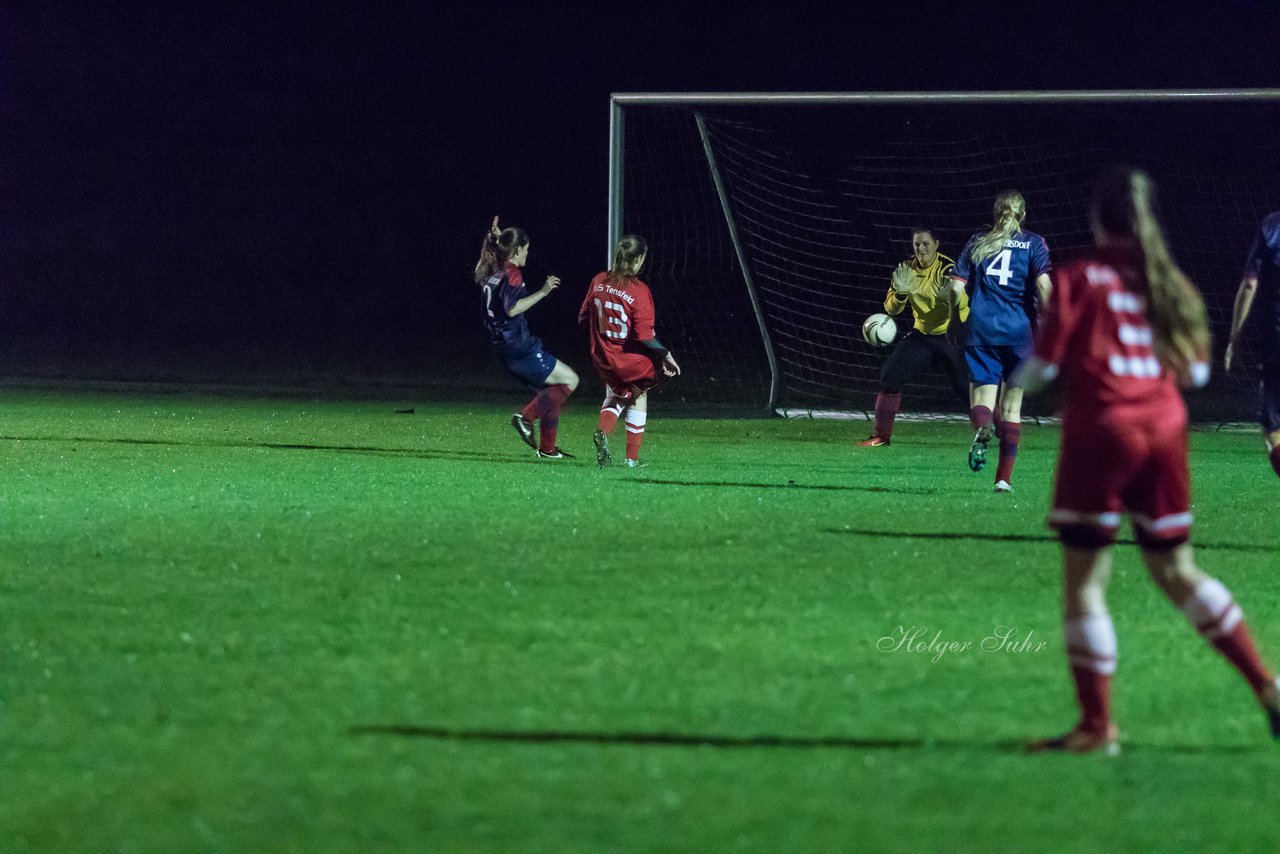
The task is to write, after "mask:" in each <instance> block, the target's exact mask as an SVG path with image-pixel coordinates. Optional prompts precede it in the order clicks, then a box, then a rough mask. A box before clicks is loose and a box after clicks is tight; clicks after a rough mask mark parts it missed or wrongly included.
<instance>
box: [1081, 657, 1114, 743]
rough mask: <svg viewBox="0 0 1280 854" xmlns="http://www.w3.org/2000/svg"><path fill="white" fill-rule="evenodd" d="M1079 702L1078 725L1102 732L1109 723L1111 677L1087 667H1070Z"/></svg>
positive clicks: (1091, 730) (1094, 731)
mask: <svg viewBox="0 0 1280 854" xmlns="http://www.w3.org/2000/svg"><path fill="white" fill-rule="evenodd" d="M1071 678H1072V679H1073V680H1074V681H1075V683H1076V701H1077V702H1078V703H1079V704H1080V727H1081V729H1087V730H1088V731H1089V732H1093V733H1098V734H1102V733H1105V732H1106V731H1107V725H1108V724H1109V723H1111V677H1110V676H1108V675H1106V674H1104V673H1098V672H1097V671H1095V670H1090V669H1089V668H1087V667H1075V666H1072V668H1071Z"/></svg>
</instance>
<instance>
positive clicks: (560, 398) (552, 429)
mask: <svg viewBox="0 0 1280 854" xmlns="http://www.w3.org/2000/svg"><path fill="white" fill-rule="evenodd" d="M572 393H573V392H572V390H571V389H570V388H569V387H568V386H567V385H564V384H559V385H551V386H547V387H546V388H544V389H543V390H542V391H540V392H538V397H542V398H544V402H543V410H542V417H541V418H540V419H539V420H538V450H539V451H542V453H544V454H550V453H553V452H554V451H555V449H556V430H557V428H558V427H559V426H560V410H561V409H562V408H564V402H565V401H566V400H568V399H569V395H570V394H572ZM535 400H536V398H535Z"/></svg>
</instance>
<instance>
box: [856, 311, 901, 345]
mask: <svg viewBox="0 0 1280 854" xmlns="http://www.w3.org/2000/svg"><path fill="white" fill-rule="evenodd" d="M862 337H863V339H864V340H865V341H866V342H867V343H868V344H870V345H871V346H872V347H888V346H889V345H890V344H892V343H893V339H895V338H897V337H898V324H897V323H894V321H893V318H892V317H890V316H889V315H887V314H873V315H871V316H870V317H868V318H867V319H866V320H865V321H863V323H862Z"/></svg>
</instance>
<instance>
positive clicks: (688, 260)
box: [608, 89, 1280, 421]
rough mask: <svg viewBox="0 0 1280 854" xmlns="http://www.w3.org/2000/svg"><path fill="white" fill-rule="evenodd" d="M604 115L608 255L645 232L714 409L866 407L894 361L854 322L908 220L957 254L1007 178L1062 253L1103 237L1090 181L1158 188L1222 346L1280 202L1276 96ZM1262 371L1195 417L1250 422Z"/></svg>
mask: <svg viewBox="0 0 1280 854" xmlns="http://www.w3.org/2000/svg"><path fill="white" fill-rule="evenodd" d="M610 107H611V112H610V123H609V127H610V138H609V193H608V204H609V211H608V252H609V255H610V256H611V254H612V250H613V247H614V246H615V245H616V243H617V240H618V238H619V237H620V236H621V235H622V234H623V233H624V232H635V233H639V234H642V235H643V236H644V237H645V238H646V239H647V240H648V241H649V244H650V247H651V250H650V259H649V262H648V264H647V274H646V276H645V278H646V280H647V281H648V282H649V284H650V285H651V287H652V288H653V290H654V294H655V301H656V302H657V304H658V320H659V328H660V334H661V336H662V338H663V341H664V343H666V344H667V345H668V346H670V347H671V348H672V350H673V351H674V352H676V353H677V354H679V355H680V358H681V365H682V367H683V368H684V369H685V375H684V376H682V377H681V381H680V383H679V392H678V393H679V395H680V397H681V399H682V401H683V402H685V403H687V404H689V405H691V406H697V407H700V408H711V407H728V408H733V409H739V410H751V411H760V412H777V411H783V410H800V411H810V412H817V411H824V412H829V411H848V410H854V411H866V410H869V409H870V406H871V402H872V401H873V400H874V396H875V391H876V387H877V385H878V375H879V369H880V366H881V364H882V363H883V359H884V355H885V351H879V350H873V349H872V348H870V347H869V346H867V345H866V344H865V343H864V342H863V341H862V338H861V333H860V328H861V325H862V320H863V319H865V317H866V316H867V315H869V314H872V313H874V312H876V311H881V310H883V309H882V303H883V300H884V296H885V292H886V290H887V289H888V277H889V273H890V272H891V271H892V269H893V266H894V265H895V264H896V263H897V262H898V261H901V260H903V259H904V258H907V257H909V256H910V254H911V247H910V236H911V235H910V232H911V229H912V228H914V227H916V226H920V225H923V226H926V227H929V228H932V229H934V231H935V236H937V237H939V238H940V239H941V240H942V244H943V245H942V247H941V251H942V253H943V254H944V255H949V256H951V257H954V256H955V254H957V253H958V252H959V250H960V247H961V246H962V245H963V243H964V241H965V240H966V239H967V237H968V236H969V235H970V234H972V233H973V232H974V231H977V230H980V229H982V228H985V227H986V226H987V225H989V223H990V217H991V202H992V200H993V199H994V197H995V194H996V193H997V192H999V191H1000V190H1003V189H1008V188H1013V189H1018V190H1020V191H1021V192H1022V193H1023V195H1024V196H1025V197H1026V198H1027V203H1028V217H1027V221H1026V227H1027V228H1028V229H1029V230H1032V231H1035V232H1037V233H1040V234H1043V235H1044V236H1045V237H1046V239H1047V241H1048V243H1049V247H1050V251H1051V254H1052V255H1053V257H1054V258H1055V260H1057V259H1062V258H1066V257H1069V256H1070V255H1071V254H1073V253H1075V252H1079V251H1081V250H1083V249H1084V248H1086V247H1087V246H1088V245H1089V244H1090V242H1091V237H1090V232H1089V227H1088V222H1087V216H1086V207H1087V199H1088V193H1089V187H1090V184H1091V182H1092V177H1093V175H1094V174H1095V173H1096V171H1097V170H1098V168H1099V167H1101V166H1104V165H1107V164H1109V163H1117V162H1119V163H1127V164H1132V165H1135V166H1139V167H1141V168H1144V169H1146V170H1147V171H1148V172H1150V173H1151V174H1152V176H1153V177H1154V178H1155V180H1156V183H1157V185H1158V186H1159V187H1160V189H1161V193H1162V198H1163V204H1162V211H1163V218H1164V222H1165V225H1166V228H1167V229H1168V231H1169V234H1170V240H1171V244H1172V246H1173V249H1174V252H1175V257H1176V258H1177V260H1178V261H1179V263H1181V264H1182V265H1183V267H1184V268H1185V269H1186V270H1187V272H1188V273H1189V274H1190V275H1191V276H1192V278H1193V279H1194V280H1195V281H1196V282H1197V284H1199V285H1200V287H1201V289H1202V291H1203V292H1204V294H1205V299H1206V303H1207V305H1208V308H1209V313H1210V321H1211V326H1212V329H1213V332H1214V337H1215V340H1216V342H1217V344H1218V349H1219V350H1220V349H1221V346H1222V345H1223V343H1224V341H1225V336H1226V334H1227V328H1228V324H1229V322H1230V312H1231V305H1232V302H1233V298H1234V294H1235V288H1236V285H1237V284H1238V282H1239V276H1240V272H1241V269H1242V265H1243V261H1244V255H1245V252H1246V251H1247V249H1248V246H1249V242H1250V240H1251V238H1252V234H1253V230H1254V229H1255V228H1256V225H1257V223H1258V221H1259V219H1260V218H1261V217H1262V215H1264V214H1265V213H1266V212H1268V211H1270V210H1274V209H1276V208H1280V158H1277V157H1275V156H1274V155H1273V154H1272V153H1271V150H1270V140H1268V139H1267V138H1266V130H1265V129H1266V127H1268V126H1269V123H1270V122H1271V121H1274V116H1275V115H1276V111H1277V110H1280V89H1237V90H1208V89H1204V90H1095V91H1008V92H861V93H858V92H850V93H805V92H796V93H618V94H615V95H613V97H612V100H611V105H610ZM899 321H900V325H901V329H902V331H904V332H905V331H906V325H907V324H909V323H910V319H909V314H906V313H904V315H902V316H901V317H900V318H899ZM1253 356H1256V354H1252V353H1248V354H1246V355H1245V358H1244V359H1242V360H1241V361H1242V362H1244V363H1251V362H1255V361H1257V360H1256V358H1252V357H1253ZM1251 370H1252V365H1250V366H1249V369H1248V370H1245V371H1242V372H1241V373H1238V374H1232V375H1231V376H1222V375H1221V374H1220V373H1219V374H1218V375H1217V376H1215V379H1214V381H1213V382H1212V383H1211V385H1210V389H1209V390H1208V391H1207V392H1205V393H1201V394H1198V395H1196V396H1195V397H1194V398H1193V399H1192V407H1193V411H1197V410H1198V412H1197V415H1198V416H1199V417H1200V418H1202V419H1208V420H1221V421H1225V420H1233V419H1247V418H1248V417H1249V416H1248V412H1249V409H1250V406H1251V398H1250V392H1249V388H1250V385H1251V382H1252V376H1251V373H1250V371H1251ZM668 393H674V392H673V391H669V392H668ZM954 397H955V395H954V393H953V392H951V391H950V390H949V387H948V385H947V383H946V381H945V377H944V376H943V375H942V372H940V371H930V372H927V373H926V374H925V375H922V376H921V377H920V378H919V380H918V381H916V382H913V383H912V384H911V385H909V386H908V388H907V389H906V390H905V394H904V396H903V409H904V411H905V412H908V413H909V412H912V411H914V412H917V413H923V412H952V413H955V414H959V413H960V412H962V411H963V407H962V405H961V404H960V403H959V402H957V401H956V400H955V399H954ZM1046 405H1047V404H1043V403H1041V404H1040V406H1042V407H1044V406H1046ZM1035 406H1036V404H1034V403H1033V404H1032V407H1031V408H1032V411H1033V412H1034V410H1035Z"/></svg>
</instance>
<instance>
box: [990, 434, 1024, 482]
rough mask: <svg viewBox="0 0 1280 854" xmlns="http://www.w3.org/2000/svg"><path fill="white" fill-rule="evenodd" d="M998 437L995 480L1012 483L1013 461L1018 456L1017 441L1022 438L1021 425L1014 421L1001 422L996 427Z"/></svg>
mask: <svg viewBox="0 0 1280 854" xmlns="http://www.w3.org/2000/svg"><path fill="white" fill-rule="evenodd" d="M996 433H997V434H998V435H999V436H1000V461H999V462H998V463H997V464H996V480H1003V481H1004V482H1005V483H1012V482H1013V461H1014V459H1016V458H1017V456H1018V440H1019V439H1021V438H1022V425H1021V424H1020V423H1018V422H1016V421H1002V422H1000V423H999V424H998V425H997V426H996Z"/></svg>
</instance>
